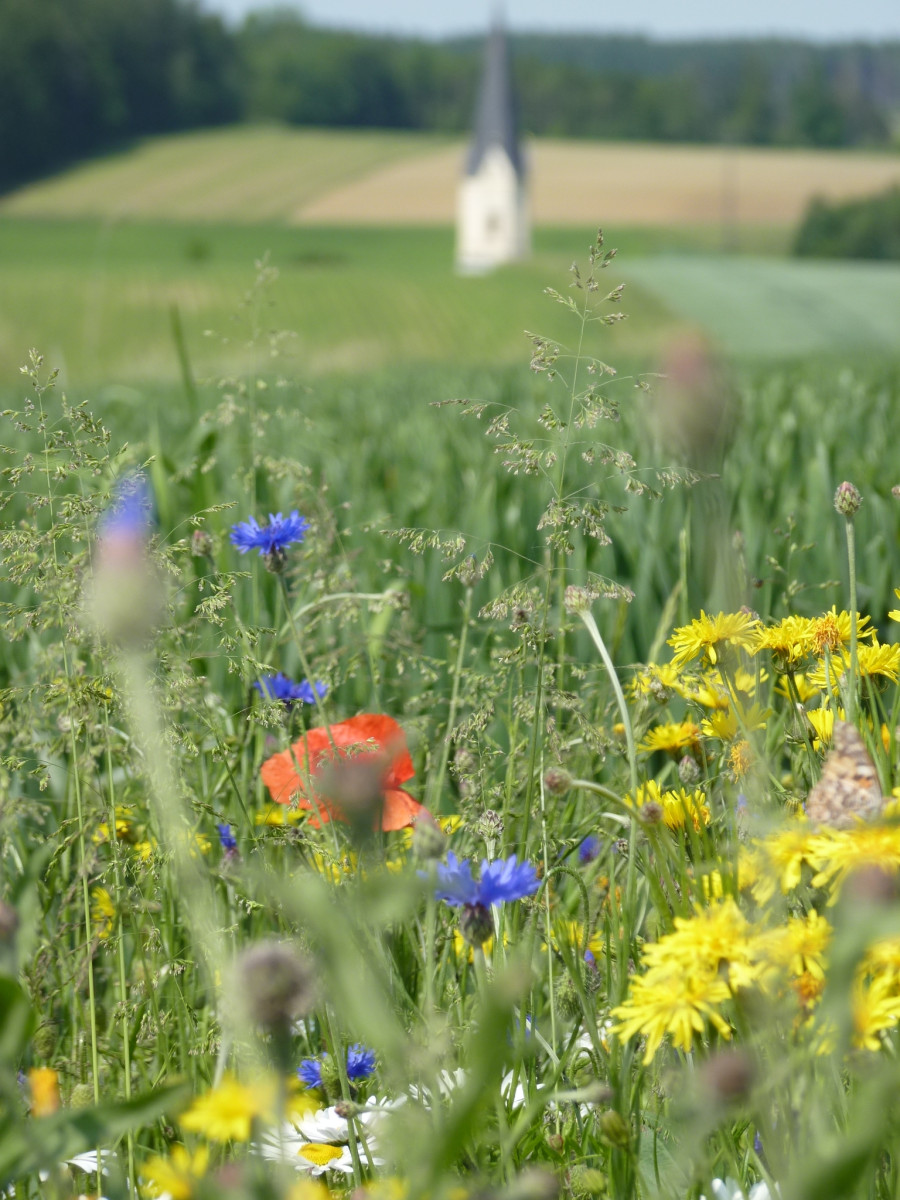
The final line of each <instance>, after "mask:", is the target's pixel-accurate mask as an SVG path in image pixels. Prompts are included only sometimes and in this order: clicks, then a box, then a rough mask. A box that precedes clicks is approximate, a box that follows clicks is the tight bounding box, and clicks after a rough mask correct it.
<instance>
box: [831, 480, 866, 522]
mask: <svg viewBox="0 0 900 1200" xmlns="http://www.w3.org/2000/svg"><path fill="white" fill-rule="evenodd" d="M861 504H862V496H861V495H860V494H859V490H858V489H857V488H855V487H854V486H853V484H852V483H847V481H846V480H844V482H843V483H842V484H841V485H840V487H839V488H838V490H837V491H836V492H835V493H834V507H835V508H836V509H837V511H838V512H839V513H840V514H841V516H842V517H852V516H855V515H856V513H858V512H859V506H860V505H861Z"/></svg>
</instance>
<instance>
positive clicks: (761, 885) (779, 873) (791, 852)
mask: <svg viewBox="0 0 900 1200" xmlns="http://www.w3.org/2000/svg"><path fill="white" fill-rule="evenodd" d="M815 838H816V834H815V831H814V830H813V828H812V826H811V825H810V824H808V823H807V822H806V821H796V822H794V823H792V824H791V825H789V826H788V827H787V829H782V830H780V831H779V832H778V833H774V834H772V836H771V837H768V838H766V839H765V841H763V842H757V844H756V846H757V849H758V850H759V852H760V854H761V856H762V858H763V859H764V861H765V868H764V869H763V871H762V873H761V874H760V877H759V880H758V882H757V884H756V885H755V886H754V888H753V898H754V899H755V900H756V901H757V903H758V904H765V903H767V902H768V901H769V900H771V898H772V896H773V895H774V894H775V886H776V883H777V885H778V886H779V887H780V888H781V890H782V892H784V893H787V892H790V891H793V890H794V888H796V887H799V886H800V881H801V880H802V878H803V867H804V864H808V865H811V862H810V856H811V854H812V846H813V843H814V841H815Z"/></svg>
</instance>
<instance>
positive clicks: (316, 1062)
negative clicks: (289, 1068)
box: [297, 1042, 375, 1088]
mask: <svg viewBox="0 0 900 1200" xmlns="http://www.w3.org/2000/svg"><path fill="white" fill-rule="evenodd" d="M330 1057H331V1056H330V1055H328V1054H323V1055H322V1057H321V1058H304V1059H303V1061H302V1062H301V1064H300V1066H299V1067H298V1068H297V1074H298V1076H299V1077H300V1080H301V1082H303V1083H305V1084H306V1086H307V1087H308V1088H321V1087H324V1083H323V1080H322V1067H323V1066H326V1068H327V1064H328V1059H329V1058H330ZM374 1070H375V1051H374V1050H367V1049H366V1047H365V1046H363V1045H362V1043H361V1042H354V1043H353V1045H352V1046H350V1047H349V1049H348V1050H347V1078H348V1079H349V1080H351V1081H355V1080H357V1079H368V1077H369V1076H370V1075H371V1074H372V1072H373V1071H374Z"/></svg>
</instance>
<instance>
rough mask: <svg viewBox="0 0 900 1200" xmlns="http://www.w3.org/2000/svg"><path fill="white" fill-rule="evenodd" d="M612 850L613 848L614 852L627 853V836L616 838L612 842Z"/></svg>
mask: <svg viewBox="0 0 900 1200" xmlns="http://www.w3.org/2000/svg"><path fill="white" fill-rule="evenodd" d="M613 850H615V852H616V854H627V853H628V838H616V840H615V841H614V842H613Z"/></svg>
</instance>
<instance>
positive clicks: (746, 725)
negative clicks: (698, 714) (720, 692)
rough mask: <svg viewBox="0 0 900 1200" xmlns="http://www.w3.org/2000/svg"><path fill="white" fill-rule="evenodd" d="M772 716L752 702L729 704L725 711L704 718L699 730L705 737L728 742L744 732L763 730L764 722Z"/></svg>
mask: <svg viewBox="0 0 900 1200" xmlns="http://www.w3.org/2000/svg"><path fill="white" fill-rule="evenodd" d="M771 715H772V710H771V709H770V708H763V706H762V705H761V704H757V703H756V701H754V702H753V703H752V704H749V705H746V706H744V705H743V704H741V703H739V702H738V703H737V704H734V703H732V704H730V705H729V706H728V709H727V711H722V710H719V711H716V712H711V713H710V714H709V716H708V717H704V719H703V721H702V722H701V726H700V728H701V729H702V730H703V732H704V733H705V734H706V736H707V737H714V738H719V739H720V741H723V742H730V741H731V740H732V739H733V738H734V737H735V735H736V734H738V733H743V732H744V731H745V730H754V729H765V727H766V722H767V721H768V719H769V717H770V716H771Z"/></svg>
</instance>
